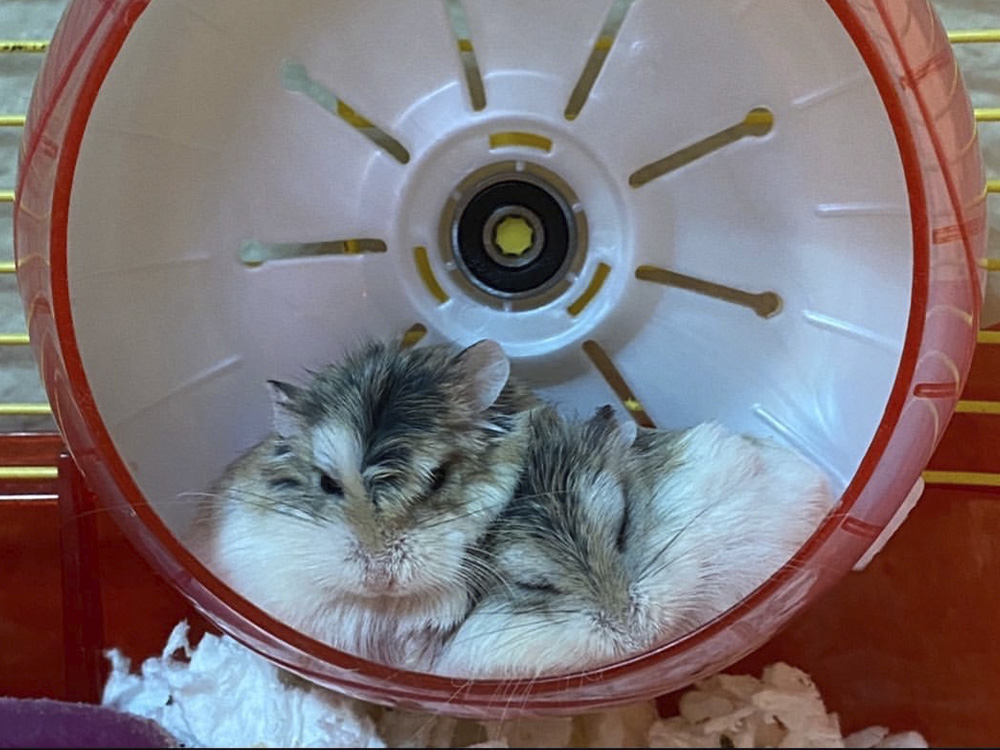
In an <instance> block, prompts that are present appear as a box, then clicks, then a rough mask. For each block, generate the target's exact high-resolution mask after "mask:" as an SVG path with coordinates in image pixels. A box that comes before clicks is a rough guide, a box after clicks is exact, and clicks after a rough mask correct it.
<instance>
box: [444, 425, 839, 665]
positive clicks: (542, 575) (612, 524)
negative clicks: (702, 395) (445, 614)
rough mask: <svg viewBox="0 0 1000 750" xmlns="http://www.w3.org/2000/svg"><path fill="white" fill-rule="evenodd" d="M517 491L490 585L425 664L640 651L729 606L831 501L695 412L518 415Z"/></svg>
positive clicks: (585, 659)
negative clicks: (670, 421)
mask: <svg viewBox="0 0 1000 750" xmlns="http://www.w3.org/2000/svg"><path fill="white" fill-rule="evenodd" d="M529 434H530V439H531V446H530V448H529V450H528V454H527V461H526V466H525V471H524V473H523V474H522V476H521V479H520V481H519V482H518V486H517V490H516V492H515V497H514V499H513V500H512V501H511V503H510V504H509V505H508V506H507V509H506V510H505V511H504V513H503V514H501V515H500V516H499V517H498V519H497V520H496V522H495V523H494V524H493V526H492V527H491V530H490V534H489V536H488V540H489V545H488V547H487V549H488V550H489V551H490V553H491V555H492V557H491V562H492V564H493V565H494V566H495V571H496V575H497V576H498V578H500V579H501V580H502V582H503V584H502V585H499V586H496V587H495V588H494V589H493V590H491V591H489V592H488V593H487V594H486V595H485V596H484V597H483V599H482V601H481V602H479V604H478V606H477V607H476V608H475V609H474V610H473V612H472V613H471V614H470V616H469V617H468V618H467V619H466V621H465V622H464V624H463V625H462V627H461V629H460V630H459V631H458V632H457V633H456V634H455V636H454V637H453V638H452V639H451V640H450V642H449V643H448V645H447V647H446V649H445V650H444V652H443V653H442V656H441V658H440V659H439V660H438V662H437V664H436V669H437V671H439V672H441V673H442V674H450V675H455V676H460V675H462V676H477V677H532V676H540V675H551V674H562V673H570V672H575V671H579V670H582V669H586V668H591V667H595V666H599V665H601V664H605V663H608V662H612V661H615V660H617V659H621V658H624V657H627V656H630V655H634V654H638V653H641V652H642V651H645V650H647V649H649V648H652V647H654V646H655V645H657V644H659V643H663V642H665V641H667V640H670V639H672V638H675V637H678V636H680V635H683V634H684V633H686V632H688V631H690V630H692V629H694V628H695V627H697V626H699V625H701V624H703V623H705V622H707V621H708V620H710V619H711V618H712V617H714V616H716V615H718V614H720V613H721V612H723V611H725V610H726V609H728V608H729V607H731V606H733V605H735V604H736V603H737V602H739V601H740V599H742V598H743V597H745V596H746V595H748V594H749V593H750V592H751V591H753V589H754V588H755V587H757V586H758V585H760V584H761V583H763V582H764V581H765V580H767V578H768V577H769V576H770V575H772V574H773V573H774V572H776V571H777V570H778V569H779V568H780V567H781V566H782V565H783V564H784V563H785V562H787V561H788V559H789V558H791V557H792V555H794V553H795V552H796V551H797V549H798V548H799V546H800V545H801V544H802V543H803V542H804V541H805V540H806V539H807V538H808V536H809V535H810V534H811V533H812V531H813V530H814V529H815V528H816V526H817V525H818V524H819V522H820V520H822V518H823V516H824V515H825V514H826V513H827V512H828V511H829V509H830V508H831V507H832V505H833V497H832V496H831V494H830V492H829V488H828V486H827V482H826V478H825V476H824V475H823V474H822V472H820V471H819V470H818V469H816V468H815V467H814V466H812V465H811V464H810V463H809V462H807V461H805V460H804V459H802V458H801V457H799V456H798V455H797V454H795V453H793V452H791V451H789V450H787V449H785V448H783V447H781V446H779V445H777V444H774V443H771V442H769V441H763V440H758V439H756V438H752V437H748V436H744V435H739V434H735V433H731V432H729V431H728V430H726V429H725V428H723V427H721V426H720V425H716V424H711V423H706V424H703V425H698V426H696V427H694V428H691V429H689V430H684V431H681V432H666V431H655V430H641V431H639V432H638V435H637V434H636V429H635V426H634V424H632V423H631V422H629V423H626V425H623V426H619V425H617V424H616V423H615V421H614V418H613V416H612V413H611V411H610V409H607V408H605V409H602V410H599V411H598V413H597V415H595V416H594V417H593V418H592V419H590V420H588V421H587V422H585V423H571V422H563V421H561V420H559V418H558V417H557V416H556V415H555V414H554V413H552V412H551V411H545V412H535V413H533V416H532V419H531V429H530V433H529Z"/></svg>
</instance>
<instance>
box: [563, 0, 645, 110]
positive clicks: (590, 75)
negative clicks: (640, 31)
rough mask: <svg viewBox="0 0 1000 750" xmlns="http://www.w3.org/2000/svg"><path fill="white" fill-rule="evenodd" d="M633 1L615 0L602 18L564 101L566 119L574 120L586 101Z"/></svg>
mask: <svg viewBox="0 0 1000 750" xmlns="http://www.w3.org/2000/svg"><path fill="white" fill-rule="evenodd" d="M633 2H634V0H615V2H614V3H612V5H611V8H610V9H609V10H608V15H607V16H605V18H604V25H603V26H602V27H601V33H600V34H599V35H598V37H597V41H596V42H595V43H594V49H593V50H591V52H590V57H588V58H587V62H586V63H585V64H584V66H583V72H581V73H580V78H579V80H578V81H577V82H576V86H574V87H573V92H572V93H571V94H570V95H569V101H568V102H567V103H566V109H565V110H564V111H563V116H564V117H565V118H566V119H567V120H575V119H576V117H577V115H579V114H580V110H581V109H583V105H584V104H586V103H587V98H588V97H589V96H590V90H591V89H592V88H594V83H595V82H596V81H597V76H598V75H600V73H601V68H602V67H604V61H605V60H606V59H607V58H608V55H609V54H610V53H611V46H612V45H613V44H614V43H615V37H616V36H618V31H619V29H621V27H622V22H624V20H625V14H626V13H628V10H629V8H631V7H632V3H633Z"/></svg>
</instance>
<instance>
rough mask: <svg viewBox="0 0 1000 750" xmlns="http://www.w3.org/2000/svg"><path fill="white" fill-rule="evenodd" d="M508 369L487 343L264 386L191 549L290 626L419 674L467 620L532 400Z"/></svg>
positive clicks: (387, 347) (397, 348)
mask: <svg viewBox="0 0 1000 750" xmlns="http://www.w3.org/2000/svg"><path fill="white" fill-rule="evenodd" d="M509 373H510V366H509V363H508V361H507V358H506V357H505V356H504V353H503V351H502V350H501V348H500V346H499V345H498V344H497V343H495V342H493V341H490V340H483V341H480V342H478V343H476V344H473V345H472V346H470V347H468V348H466V349H464V350H462V351H458V350H457V349H454V348H452V347H450V346H447V345H437V346H423V347H421V346H417V347H413V348H405V347H403V346H401V345H399V344H395V343H386V342H370V343H367V344H365V345H364V346H362V347H360V348H358V349H357V350H355V351H353V352H350V353H349V354H348V355H347V356H346V357H345V358H344V359H343V361H341V362H338V363H335V364H331V365H329V366H327V367H326V368H324V369H322V370H320V371H319V372H317V373H315V374H314V377H313V378H312V381H311V382H310V383H308V385H304V386H296V385H291V384H288V383H279V382H272V383H271V389H272V396H273V399H274V409H275V413H274V425H275V429H274V432H273V433H272V434H270V435H269V436H268V437H266V438H265V439H264V440H262V441H261V442H260V443H258V444H257V445H255V446H254V447H253V448H252V449H250V450H249V451H248V452H246V453H245V454H244V455H242V456H241V457H239V458H238V459H236V460H235V461H234V462H233V463H232V464H230V466H229V467H227V469H226V470H225V472H224V474H223V475H222V476H221V477H220V479H219V480H218V481H217V482H216V483H215V485H214V486H213V487H212V488H211V490H210V492H208V493H207V495H206V496H207V499H208V500H207V502H206V503H205V504H204V507H203V508H202V509H201V511H200V516H199V518H198V521H197V523H196V530H195V539H194V541H193V543H192V547H193V550H194V551H195V552H196V553H197V554H199V555H200V557H201V559H202V560H203V561H204V562H205V563H206V564H207V565H208V567H209V568H210V569H211V570H212V571H213V572H215V573H216V575H218V576H220V578H222V579H223V580H224V581H226V582H227V583H228V584H229V585H230V586H231V587H232V588H234V589H235V590H236V591H237V592H239V593H240V594H242V595H243V596H245V597H246V598H248V599H249V600H250V601H252V602H253V603H255V604H256V605H258V606H259V607H261V608H262V609H264V610H266V611H268V612H269V613H270V614H272V615H273V616H275V617H277V618H278V619H281V620H282V621H284V622H286V623H288V624H289V625H291V626H293V627H295V628H297V629H299V630H300V631H302V632H304V633H307V634H309V635H311V636H313V637H315V638H317V639H319V640H321V641H324V642H326V643H329V644H330V645H332V646H334V647H336V648H339V649H341V650H344V651H348V652H351V653H354V654H357V655H360V656H363V657H365V658H368V659H372V660H375V661H380V662H383V663H387V664H391V665H394V666H400V667H407V668H420V667H421V666H422V664H423V663H424V661H425V660H426V659H429V658H430V656H431V655H432V654H433V651H434V647H435V644H436V643H437V642H438V641H439V640H440V638H441V637H443V635H444V634H446V633H447V632H449V631H450V630H451V629H452V628H453V627H454V626H455V625H456V624H457V623H458V622H459V621H460V620H461V618H463V617H464V615H465V614H466V612H467V610H468V608H469V592H470V590H471V589H472V588H474V587H475V586H476V585H478V582H479V579H480V577H481V575H480V573H479V572H478V568H477V567H476V560H475V554H474V553H475V546H476V544H477V542H478V541H479V539H480V538H481V537H482V535H483V534H484V533H485V531H486V529H487V528H488V526H489V524H490V522H491V521H492V520H493V519H494V518H495V517H496V515H497V514H498V513H499V512H500V511H501V510H502V508H503V506H504V504H505V503H506V501H507V500H508V499H509V497H510V495H511V493H512V491H513V488H514V484H515V482H516V481H517V477H518V474H519V472H520V468H521V463H522V453H523V449H524V442H525V435H524V433H525V429H524V426H523V425H524V419H525V417H524V415H523V412H524V411H525V410H526V409H528V408H530V407H532V406H534V405H535V404H536V403H537V401H536V398H535V396H534V395H533V393H532V392H531V391H530V390H529V389H527V388H526V387H524V386H522V385H520V384H519V383H517V382H516V381H514V380H511V379H510V377H509ZM470 551H471V552H470Z"/></svg>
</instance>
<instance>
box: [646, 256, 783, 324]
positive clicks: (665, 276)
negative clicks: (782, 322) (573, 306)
mask: <svg viewBox="0 0 1000 750" xmlns="http://www.w3.org/2000/svg"><path fill="white" fill-rule="evenodd" d="M635 277H636V278H637V279H639V280H640V281H652V282H653V283H655V284H663V285H664V286H672V287H676V288H677V289H685V290H687V291H689V292H694V293H695V294H702V295H705V296H706V297H713V298H714V299H718V300H722V301H723V302H729V303H731V304H734V305H740V306H741V307H748V308H750V309H751V310H753V311H754V312H755V313H757V314H758V315H759V316H760V317H762V318H770V317H772V316H774V315H777V314H778V313H779V312H781V297H779V296H778V295H777V294H775V293H774V292H760V293H754V292H746V291H743V290H742V289H736V288H734V287H731V286H724V285H723V284H716V283H715V282H712V281H706V280H705V279H699V278H697V277H695V276H687V275H685V274H683V273H677V272H676V271H668V270H667V269H665V268H657V267H656V266H639V267H638V268H637V269H635Z"/></svg>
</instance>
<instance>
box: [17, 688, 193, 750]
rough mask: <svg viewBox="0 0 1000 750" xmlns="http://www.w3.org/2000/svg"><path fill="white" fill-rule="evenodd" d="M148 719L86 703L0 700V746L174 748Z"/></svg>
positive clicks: (161, 730) (159, 728) (43, 699)
mask: <svg viewBox="0 0 1000 750" xmlns="http://www.w3.org/2000/svg"><path fill="white" fill-rule="evenodd" d="M178 746H179V745H178V742H177V740H176V739H174V737H173V736H171V735H170V734H169V733H168V732H167V731H166V730H165V729H163V727H161V726H160V725H159V724H157V723H156V722H155V721H152V720H151V719H144V718H142V717H139V716H133V715H132V714H126V713H122V712H121V711H116V710H115V709H112V708H105V707H103V706H95V705H91V704H88V703H66V702H63V701H56V700H50V699H48V698H38V699H21V698H0V747H178Z"/></svg>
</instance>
